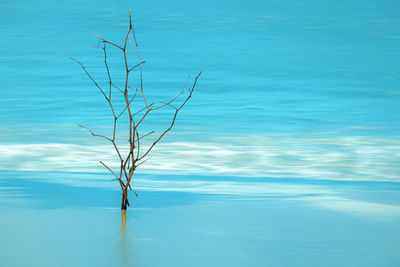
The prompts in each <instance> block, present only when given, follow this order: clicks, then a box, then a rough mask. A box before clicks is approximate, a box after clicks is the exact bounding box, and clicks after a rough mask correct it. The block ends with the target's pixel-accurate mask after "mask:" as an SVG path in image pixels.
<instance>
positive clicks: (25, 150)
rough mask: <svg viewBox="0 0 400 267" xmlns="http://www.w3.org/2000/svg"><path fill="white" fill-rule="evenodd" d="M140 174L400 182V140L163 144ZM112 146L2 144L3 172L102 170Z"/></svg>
mask: <svg viewBox="0 0 400 267" xmlns="http://www.w3.org/2000/svg"><path fill="white" fill-rule="evenodd" d="M150 157H151V159H150V160H149V161H148V162H146V163H145V164H143V165H142V166H140V168H138V172H140V173H154V174H200V175H226V176H243V177H262V176H264V177H300V178H314V179H332V180H380V181H382V180H387V181H400V141H398V140H395V139H384V138H374V137H362V136H361V137H332V138H327V137H326V138H325V137H319V138H294V137H285V136H278V137H264V136H252V137H242V138H224V139H214V140H212V141H210V142H197V143H184V142H173V143H160V144H159V146H158V147H156V148H155V149H154V150H153V151H152V153H151V154H150ZM100 160H102V161H104V162H106V163H107V164H108V165H109V166H112V167H115V168H118V165H119V164H118V158H117V155H116V153H115V151H114V150H113V148H112V147H111V146H107V145H104V144H102V145H96V146H95V145H91V146H86V145H74V144H1V145H0V169H2V170H34V171H74V172H103V171H106V170H105V169H104V167H102V166H100V165H99V163H98V162H99V161H100Z"/></svg>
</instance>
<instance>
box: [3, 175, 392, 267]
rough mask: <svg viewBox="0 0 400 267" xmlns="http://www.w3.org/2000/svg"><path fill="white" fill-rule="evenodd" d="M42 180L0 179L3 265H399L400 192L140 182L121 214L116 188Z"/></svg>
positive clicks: (321, 185)
mask: <svg viewBox="0 0 400 267" xmlns="http://www.w3.org/2000/svg"><path fill="white" fill-rule="evenodd" d="M10 174H12V175H10ZM88 175H89V176H90V175H91V174H88ZM56 176H58V177H56ZM62 176H64V177H62ZM39 177H40V175H36V176H35V175H32V174H29V173H8V174H7V175H5V174H4V173H3V174H2V176H1V183H0V204H1V205H0V207H1V208H0V213H1V218H2V219H1V220H0V229H1V230H0V237H1V240H2V241H1V243H0V256H1V264H0V265H1V266H10V267H11V266H54V265H57V266H71V265H74V266H156V265H158V266H189V265H190V266H205V265H206V266H222V265H223V266H266V265H272V266H321V264H322V265H324V266H358V265H361V266H377V265H379V266H397V265H398V262H399V260H400V258H399V255H398V253H397V252H398V250H399V249H400V245H399V242H398V241H399V238H400V231H399V229H398V224H399V223H400V206H399V204H400V198H399V190H400V188H399V185H398V184H397V183H382V182H375V183H367V182H333V181H325V182H324V181H320V182H315V183H313V182H312V181H311V180H308V181H303V180H284V181H276V180H263V181H258V182H255V181H253V182H249V183H248V184H244V183H243V182H238V181H235V179H231V181H228V180H229V179H219V181H218V177H214V178H211V177H196V178H195V179H192V180H191V179H189V178H188V177H185V178H184V179H183V178H182V177H181V179H179V178H178V179H175V180H173V177H168V176H158V178H156V177H148V176H144V177H140V181H138V182H137V187H138V188H139V189H138V193H139V197H137V198H132V199H131V202H132V203H133V207H132V208H131V209H129V210H128V212H127V213H126V214H121V211H120V210H119V209H118V208H116V207H118V200H119V197H120V193H119V191H118V190H116V189H117V188H114V189H111V190H110V189H104V188H101V187H99V186H98V187H93V186H92V187H82V186H78V187H77V186H68V185H63V184H54V183H50V182H49V179H47V178H46V177H42V178H39ZM48 177H53V178H58V179H68V178H70V174H64V175H61V174H58V175H57V174H48ZM99 177H101V176H100V175H99ZM193 178H194V177H193ZM236 180H237V179H236ZM163 181H164V184H163V186H162V187H160V183H161V182H163ZM201 181H203V182H201ZM204 181H207V182H204ZM188 183H191V186H188ZM166 184H169V185H170V186H169V187H168V186H166Z"/></svg>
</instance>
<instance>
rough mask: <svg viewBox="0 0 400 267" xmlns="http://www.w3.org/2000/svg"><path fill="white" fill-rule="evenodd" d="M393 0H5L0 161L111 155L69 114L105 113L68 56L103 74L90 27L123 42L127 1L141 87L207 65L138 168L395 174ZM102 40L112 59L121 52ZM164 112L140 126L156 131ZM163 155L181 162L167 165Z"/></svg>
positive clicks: (397, 96) (366, 176)
mask: <svg viewBox="0 0 400 267" xmlns="http://www.w3.org/2000/svg"><path fill="white" fill-rule="evenodd" d="M398 8H399V6H398V4H397V3H396V2H393V1H369V2H368V3H364V2H361V1H352V2H351V3H349V2H348V1H329V2H324V3H320V1H284V2H281V1H262V2H261V1H246V2H244V1H235V2H234V3H230V2H226V1H213V2H204V1H190V2H183V3H181V1H175V2H174V1H159V2H152V3H146V2H144V1H137V2H132V3H130V2H126V3H115V2H112V1H101V2H98V1H69V2H67V3H61V2H60V3H58V2H53V1H36V2H35V3H32V2H30V1H3V2H2V3H1V9H0V10H1V11H0V12H1V18H0V22H1V25H2V26H1V28H0V31H1V35H2V36H3V38H1V41H0V42H1V47H2V48H3V49H2V50H1V51H0V58H1V61H2V64H1V66H0V68H1V72H2V74H3V75H2V76H1V78H0V79H1V80H0V88H1V90H0V101H1V102H0V103H1V105H0V108H1V110H0V111H1V112H0V120H1V122H2V124H1V144H0V146H1V147H0V149H1V151H2V156H0V157H1V158H0V160H1V162H2V164H1V168H2V169H23V170H36V171H56V170H61V171H97V172H103V169H102V168H103V167H102V166H97V163H95V162H96V161H98V160H101V159H103V160H107V159H108V156H105V158H100V157H99V156H98V154H97V151H94V150H97V149H100V151H105V150H106V149H108V147H109V146H108V144H106V143H104V142H103V140H97V139H95V140H94V139H93V138H92V136H90V135H88V134H87V132H85V130H84V129H81V128H78V127H76V125H77V124H83V125H87V126H89V127H91V128H93V129H94V130H97V131H99V132H100V133H104V134H108V133H110V132H111V129H110V128H111V125H112V117H111V114H110V113H109V111H108V107H107V106H106V103H105V101H104V99H103V97H102V96H101V94H100V93H99V92H98V90H97V89H96V88H95V87H94V86H93V85H92V84H91V82H90V80H89V79H88V78H87V77H86V76H85V74H84V73H83V71H82V69H81V68H80V67H79V65H77V64H76V63H75V62H73V61H72V60H70V57H74V58H76V59H79V60H80V61H82V62H83V63H84V64H85V65H86V67H87V68H88V70H89V71H90V72H91V74H92V75H93V76H94V77H95V78H96V79H97V80H98V81H99V82H100V83H102V82H105V81H106V73H105V69H104V66H103V63H102V60H103V56H102V51H101V49H96V46H97V45H98V42H97V38H96V37H95V36H94V34H93V33H92V32H96V33H98V34H100V35H101V36H103V37H104V38H107V39H109V40H111V41H114V42H117V43H121V42H122V40H123V38H124V34H125V32H126V30H127V23H128V13H127V12H128V10H129V9H130V10H132V13H133V22H134V27H135V30H136V35H137V39H138V43H139V47H138V49H139V50H138V51H139V53H140V54H141V56H142V58H143V59H144V60H146V63H145V64H144V65H143V68H144V87H145V90H146V93H147V94H148V97H149V99H158V100H165V99H168V98H169V97H170V96H172V95H175V94H176V93H177V92H179V90H180V89H181V88H182V86H183V85H184V83H185V81H186V78H187V75H188V74H191V75H192V79H193V77H194V75H196V74H197V73H198V72H199V71H200V70H203V71H204V73H203V74H202V76H201V79H200V81H199V83H198V86H197V88H196V91H195V95H194V97H193V98H192V99H191V101H190V103H189V104H188V105H187V106H185V108H184V110H183V112H182V113H181V114H180V115H179V117H178V121H177V124H176V125H175V128H174V129H173V132H171V134H169V135H168V136H167V139H168V140H166V141H165V142H164V143H163V144H164V146H163V144H161V145H160V148H159V150H155V151H154V153H153V155H152V156H153V157H154V158H153V160H151V161H149V162H148V163H147V164H146V165H143V168H142V169H141V170H138V171H140V172H142V173H145V172H146V173H149V172H150V173H157V172H156V171H154V170H155V169H161V170H162V171H163V172H164V173H167V174H171V173H176V172H180V173H182V174H188V173H192V174H211V175H240V176H249V175H250V176H268V177H281V176H285V177H289V176H290V177H292V176H294V177H301V178H319V179H346V180H389V181H399V178H400V176H399V173H400V169H399V167H398V166H400V164H399V163H400V160H399V158H400V142H399V138H398V137H399V133H400V128H399V127H400V126H399V125H400V124H399V123H398V122H399V119H400V118H399V116H400V115H399V114H400V112H399V111H400V105H398V103H400V101H399V100H400V91H399V84H400V81H399V71H398V70H399V67H400V66H399V65H400V63H399V62H400V61H399V60H398V59H399V54H400V50H399V49H398V48H399V44H400V37H399V35H398V32H399V29H400V21H399V19H398V18H397V12H396V10H398ZM109 53H110V62H111V63H110V64H111V65H112V67H114V66H117V63H118V62H119V60H120V55H119V54H118V53H117V51H115V50H112V49H110V52H109ZM132 61H133V62H136V58H134V57H133V58H132ZM113 70H115V71H114V72H113V74H114V75H115V77H116V78H115V81H117V83H121V82H122V80H121V79H120V77H121V74H120V73H118V68H117V67H116V68H113ZM135 77H136V76H135ZM118 79H119V80H118ZM136 85H137V83H135V81H134V82H133V83H132V86H133V87H134V86H136ZM167 113H168V110H167V111H166V113H162V114H160V115H159V116H154V117H153V118H152V120H151V121H149V122H148V123H147V124H146V125H145V128H146V129H149V130H157V131H159V130H161V128H162V127H163V126H165V125H166V124H167V123H168V120H169V116H170V115H171V114H167ZM20 144H26V145H29V146H23V148H21V147H19V146H18V145H20ZM44 144H46V145H44ZM168 145H169V146H170V147H168ZM54 146H56V149H52V148H53V147H54ZM101 146H104V147H101ZM254 146H257V148H256V149H255V148H254ZM100 147H101V148H100ZM60 150H61V151H62V153H58V152H57V151H60ZM82 150H86V151H92V153H89V154H88V155H80V154H79V153H80V152H81V151H82ZM16 151H18V153H16ZM188 151H189V152H188ZM190 151H194V152H193V153H191V155H190V156H191V157H196V158H195V160H192V159H191V158H189V159H187V157H186V154H188V153H190ZM199 151H200V152H199ZM108 153H110V154H111V153H112V152H111V150H110V151H109V152H108ZM185 153H186V154H185ZM224 153H225V154H224ZM78 154H79V155H78ZM33 155H34V157H33ZM68 155H74V156H73V157H69V156H68ZM221 155H222V156H221ZM110 157H111V156H110ZM171 157H173V158H174V159H176V162H177V163H176V165H177V166H184V168H181V167H177V166H172V167H171V165H170V164H168V161H169V159H170V158H171ZM49 158H50V159H49ZM75 159H76V160H77V161H78V162H74V164H75V165H73V164H69V163H67V162H68V161H70V160H75ZM93 159H95V160H94V161H93ZM49 161H50V164H47V163H48V162H49ZM110 161H112V160H110ZM55 163H56V164H57V165H58V166H56V167H55V166H54V164H55ZM72 165H73V166H72ZM160 165H161V167H160ZM233 166H237V167H238V168H235V167H233ZM285 173H286V174H285Z"/></svg>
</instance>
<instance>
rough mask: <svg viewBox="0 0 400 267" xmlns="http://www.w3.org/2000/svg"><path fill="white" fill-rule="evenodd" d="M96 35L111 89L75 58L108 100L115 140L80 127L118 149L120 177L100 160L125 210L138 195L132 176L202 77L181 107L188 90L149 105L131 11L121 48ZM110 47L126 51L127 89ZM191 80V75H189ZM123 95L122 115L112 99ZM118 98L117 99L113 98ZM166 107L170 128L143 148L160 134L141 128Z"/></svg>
mask: <svg viewBox="0 0 400 267" xmlns="http://www.w3.org/2000/svg"><path fill="white" fill-rule="evenodd" d="M96 36H97V37H98V38H99V39H100V42H101V43H102V45H103V46H102V50H103V52H104V65H105V69H106V73H107V78H108V83H107V89H103V86H100V85H99V83H97V82H96V80H95V79H94V78H93V77H92V76H91V75H90V74H89V72H88V71H87V70H86V68H85V66H84V65H83V64H82V63H81V62H80V61H78V60H76V59H74V58H72V60H74V61H75V62H77V63H78V64H79V65H80V66H81V67H82V69H83V71H84V72H85V74H86V75H87V76H88V77H89V78H90V79H91V81H92V82H93V84H94V85H95V86H96V87H97V88H98V89H99V90H100V92H101V94H102V95H103V96H104V98H105V100H106V101H107V103H108V105H109V108H110V111H111V113H112V115H113V131H112V137H108V136H105V135H101V134H97V133H95V132H93V131H92V130H91V129H90V128H88V127H86V126H83V125H78V126H79V127H82V128H85V129H86V130H88V131H89V133H90V134H91V135H93V136H97V137H101V138H104V139H105V140H107V141H109V142H110V143H111V144H112V146H113V147H114V149H115V152H116V154H117V156H118V160H119V165H120V167H119V174H117V173H118V172H117V173H116V172H114V171H113V170H112V168H110V167H109V166H108V165H106V164H105V163H104V162H102V161H100V163H101V164H102V165H103V166H104V167H105V168H106V169H108V171H110V172H111V173H112V174H113V175H114V177H115V179H113V180H116V181H118V183H119V185H120V187H121V192H122V200H121V210H126V209H127V207H128V206H130V203H129V200H128V190H131V191H133V192H134V193H135V194H136V192H135V191H134V190H133V189H132V176H133V174H134V173H135V171H136V169H137V167H139V166H140V165H142V164H143V163H145V162H146V161H147V160H148V158H147V156H148V154H149V153H150V152H151V150H152V149H153V148H154V146H155V145H157V144H158V142H159V141H160V140H161V139H162V138H163V137H164V136H165V134H166V133H167V132H169V131H170V130H171V129H172V127H173V126H174V124H175V120H176V117H177V115H178V113H179V111H180V110H181V109H182V108H183V106H184V105H185V104H186V103H187V102H188V101H189V99H190V98H191V97H192V94H193V91H194V88H195V86H196V83H197V79H198V78H199V76H200V75H201V72H200V73H199V74H198V75H197V76H196V78H195V79H194V81H193V85H192V86H191V88H189V92H188V93H187V96H186V97H185V98H184V99H183V100H181V102H180V104H179V105H177V106H175V105H174V104H175V102H177V101H178V99H179V98H180V96H182V95H183V94H184V91H185V87H184V88H183V89H182V90H181V91H180V92H179V93H178V94H177V95H176V96H174V97H173V98H171V99H170V100H169V101H167V102H163V103H161V104H159V105H156V103H155V102H154V101H153V102H151V103H149V102H148V100H147V98H146V96H145V92H144V89H143V80H142V77H143V75H142V64H144V63H145V61H142V59H141V58H140V56H139V54H138V52H137V42H136V37H135V34H134V30H133V26H132V17H131V12H130V11H129V28H128V31H127V33H126V36H125V39H124V42H123V44H122V45H117V44H115V43H113V42H110V41H107V40H105V39H103V38H102V37H100V36H99V35H97V34H96ZM131 37H133V40H134V43H133V42H132V39H131ZM128 44H130V45H131V46H130V47H131V49H133V50H134V51H135V53H136V55H137V58H138V61H139V62H138V63H136V64H135V65H133V66H132V65H131V64H130V63H129V62H128V60H127V49H128ZM107 45H111V47H113V48H115V49H117V50H119V51H120V52H122V55H123V65H124V76H125V80H124V81H123V82H122V83H123V87H122V88H121V87H119V86H117V84H116V83H115V82H114V81H113V80H112V79H111V74H110V69H109V65H108V63H107V47H106V46H107ZM137 69H138V70H139V77H140V81H139V83H140V87H139V88H137V89H135V90H134V93H133V96H131V95H130V93H131V91H132V89H131V87H130V86H129V82H130V74H131V73H132V72H133V71H134V70H137ZM189 78H190V76H189ZM114 92H116V93H121V94H122V95H123V99H124V105H125V107H124V108H123V109H122V110H120V111H119V112H116V110H115V109H114V103H113V102H112V96H113V93H114ZM137 94H140V95H141V99H142V103H143V104H142V106H140V105H138V104H137V103H134V100H135V97H136V95H137ZM113 99H114V98H113ZM164 107H171V108H173V109H174V110H175V112H174V113H173V116H172V119H171V122H170V124H169V127H167V129H164V130H163V131H162V132H161V133H160V134H159V135H158V137H156V138H155V139H154V140H153V142H152V143H151V145H149V146H148V147H145V148H143V147H141V139H142V138H144V137H147V136H149V135H151V134H154V133H156V132H155V131H151V132H148V133H146V134H140V133H139V129H140V126H141V124H142V122H143V121H144V120H146V119H147V118H148V115H149V114H150V113H152V112H154V111H156V110H159V109H162V108H164ZM126 112H127V116H128V121H127V123H128V124H129V151H128V153H127V155H122V153H121V150H120V148H119V147H118V145H117V143H116V140H117V136H118V131H117V124H118V122H119V121H118V120H119V119H120V118H121V116H122V115H123V114H124V113H125V114H126Z"/></svg>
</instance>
